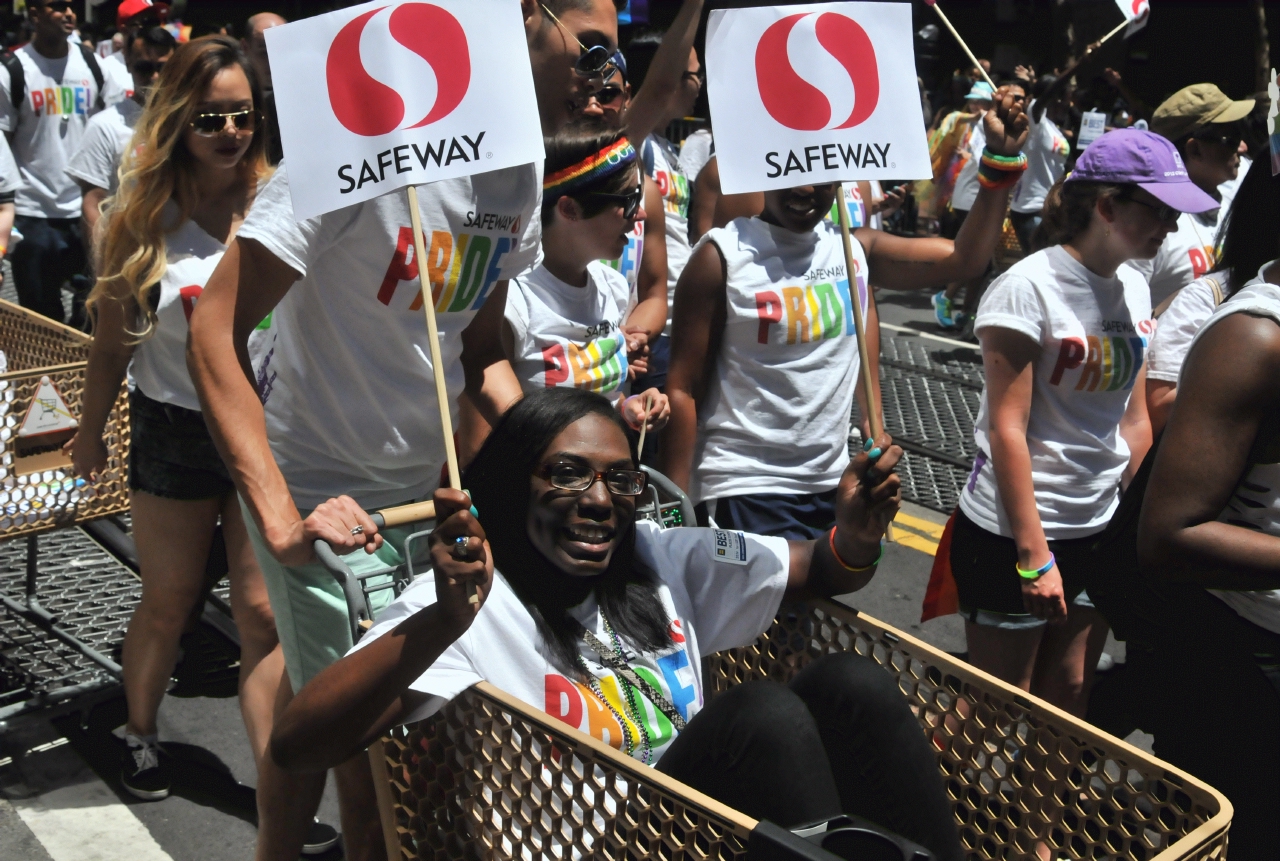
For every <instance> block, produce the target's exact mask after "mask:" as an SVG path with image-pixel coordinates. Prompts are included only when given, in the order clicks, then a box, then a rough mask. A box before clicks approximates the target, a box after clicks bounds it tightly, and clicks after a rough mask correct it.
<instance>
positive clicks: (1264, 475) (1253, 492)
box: [1160, 261, 1280, 634]
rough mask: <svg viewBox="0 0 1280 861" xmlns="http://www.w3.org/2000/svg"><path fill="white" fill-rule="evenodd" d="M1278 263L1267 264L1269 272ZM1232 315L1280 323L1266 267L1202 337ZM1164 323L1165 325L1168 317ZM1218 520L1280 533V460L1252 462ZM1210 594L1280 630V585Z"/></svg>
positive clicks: (1279, 298)
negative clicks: (1275, 461)
mask: <svg viewBox="0 0 1280 861" xmlns="http://www.w3.org/2000/svg"><path fill="white" fill-rule="evenodd" d="M1272 263H1274V261H1272ZM1272 263H1267V264H1266V265H1264V266H1263V267H1262V268H1263V270H1265V269H1266V268H1267V267H1268V266H1271V265H1272ZM1175 301H1176V300H1175ZM1231 314H1253V315H1255V316H1262V317H1270V318H1271V319H1272V320H1274V321H1275V322H1276V323H1277V324H1280V287H1277V286H1276V285H1275V284H1270V283H1268V282H1267V281H1266V280H1265V279H1264V278H1263V277H1262V273H1261V271H1260V272H1259V273H1258V276H1257V277H1256V278H1254V279H1253V280H1252V281H1250V282H1249V283H1247V284H1246V285H1245V286H1244V287H1243V288H1241V290H1240V292H1238V293H1236V294H1234V295H1233V296H1232V297H1231V298H1230V299H1228V300H1227V301H1226V302H1223V303H1222V305H1221V306H1220V307H1219V308H1218V310H1217V311H1216V312H1215V313H1214V314H1213V316H1212V317H1210V318H1209V321H1208V322H1207V323H1205V325H1204V327H1203V328H1202V329H1201V330H1200V334H1199V335H1197V336H1196V338H1197V339H1199V338H1201V337H1203V336H1204V333H1205V332H1207V331H1208V330H1209V328H1210V327H1212V326H1213V325H1214V324H1215V323H1217V322H1219V321H1220V320H1223V319H1224V318H1226V317H1228V316H1230V315H1231ZM1160 327H1161V328H1164V320H1163V318H1162V319H1161V321H1160ZM1217 519H1218V521H1219V522H1220V523H1231V524H1234V525H1236V526H1241V527H1244V528H1246V529H1253V530H1256V531H1258V532H1265V533H1266V534H1267V535H1274V536H1276V537H1280V463H1255V464H1253V465H1251V466H1250V467H1249V470H1248V472H1246V473H1245V475H1244V477H1243V478H1242V479H1241V480H1240V484H1239V485H1237V486H1236V489H1235V492H1234V493H1232V494H1231V500H1230V501H1229V502H1228V503H1227V507H1226V508H1224V509H1223V511H1222V513H1221V514H1219V515H1218V518H1217ZM1209 592H1210V594H1213V595H1216V596H1217V597H1219V598H1221V599H1222V600H1223V601H1224V602H1225V603H1226V604H1227V606H1229V607H1230V608H1231V609H1233V610H1235V611H1236V612H1237V613H1239V614H1240V615H1241V616H1243V617H1244V618H1245V619H1248V620H1249V621H1250V622H1252V623H1253V624H1255V625H1259V626H1261V627H1263V628H1266V629H1267V630H1268V631H1273V632H1275V633H1277V634H1280V589H1259V590H1256V591H1234V590H1226V589H1221V590H1219V589H1210V590H1209Z"/></svg>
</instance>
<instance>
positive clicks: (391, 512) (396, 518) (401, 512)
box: [370, 499, 436, 529]
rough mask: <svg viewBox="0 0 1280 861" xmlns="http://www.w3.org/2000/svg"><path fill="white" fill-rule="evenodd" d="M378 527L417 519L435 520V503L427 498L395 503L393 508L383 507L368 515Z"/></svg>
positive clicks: (402, 523) (413, 521)
mask: <svg viewBox="0 0 1280 861" xmlns="http://www.w3.org/2000/svg"><path fill="white" fill-rule="evenodd" d="M370 516H371V517H372V519H373V522H374V523H376V524H377V525H378V528H379V529H385V528H388V527H392V526H404V525H405V524H406V523H416V522H418V521H419V520H435V519H436V504H435V502H434V501H432V500H430V499H428V500H427V501H426V502H412V503H410V504H408V505H397V506H396V507H395V508H384V509H382V510H381V511H375V512H374V513H373V514H372V515H370Z"/></svg>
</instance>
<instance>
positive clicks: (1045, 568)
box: [1013, 553, 1058, 580]
mask: <svg viewBox="0 0 1280 861" xmlns="http://www.w3.org/2000/svg"><path fill="white" fill-rule="evenodd" d="M1057 564H1058V560H1057V559H1056V558H1054V555H1053V554H1052V553H1050V554H1049V561H1048V562H1046V563H1044V564H1043V565H1041V566H1040V567H1039V568H1037V569H1036V570H1034V571H1028V570H1027V569H1025V568H1023V567H1022V566H1020V565H1018V564H1017V563H1016V562H1015V563H1014V565H1013V567H1014V568H1016V569H1017V570H1018V576H1019V577H1021V578H1022V579H1023V580H1039V579H1040V578H1041V577H1043V576H1044V575H1046V574H1048V573H1049V572H1050V571H1052V570H1053V566H1054V565H1057Z"/></svg>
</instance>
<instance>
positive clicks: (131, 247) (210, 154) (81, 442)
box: [70, 36, 309, 858]
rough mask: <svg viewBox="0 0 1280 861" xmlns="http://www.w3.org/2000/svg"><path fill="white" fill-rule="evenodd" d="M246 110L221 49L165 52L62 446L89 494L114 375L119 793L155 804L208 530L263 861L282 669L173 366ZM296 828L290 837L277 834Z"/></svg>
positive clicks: (238, 57) (200, 428)
mask: <svg viewBox="0 0 1280 861" xmlns="http://www.w3.org/2000/svg"><path fill="white" fill-rule="evenodd" d="M260 104H261V93H260V90H259V88H258V84H257V82H256V80H255V78H254V73H253V69H252V67H251V66H250V65H249V63H248V61H247V60H246V59H245V57H244V55H243V54H242V53H241V51H240V49H239V47H238V46H237V45H236V43H235V42H234V41H233V40H231V39H228V38H225V37H217V36H211V37H207V38H203V39H197V40H195V41H193V42H191V43H189V44H186V45H183V46H181V47H180V48H179V49H178V50H177V51H176V52H175V53H174V55H173V58H172V59H171V60H169V62H168V63H167V64H166V66H165V68H164V71H163V72H162V73H161V75H160V80H159V83H158V84H157V85H156V87H155V89H154V90H153V92H152V93H151V95H150V97H149V98H148V101H147V104H146V107H145V108H144V110H143V113H142V116H141V117H140V118H139V121H138V126H137V130H136V131H135V133H134V138H133V141H132V143H131V145H130V147H129V152H128V153H127V154H126V156H125V159H124V162H123V164H122V166H121V182H120V190H119V192H118V193H117V194H116V195H115V196H114V197H112V198H110V199H109V200H107V201H106V203H105V204H104V207H103V217H102V220H101V221H100V222H99V224H98V231H97V237H96V239H97V243H96V250H97V258H96V259H97V262H98V272H99V278H98V282H97V284H96V285H95V286H94V288H93V291H92V293H91V294H90V296H89V299H88V302H87V303H86V304H87V306H88V308H89V310H90V313H91V314H92V318H93V321H94V326H95V338H94V342H93V347H92V349H91V351H90V354H89V368H88V380H87V382H86V385H85V400H84V414H83V416H82V418H81V425H80V430H79V433H78V434H77V435H76V438H75V439H74V440H73V441H72V442H71V443H70V447H71V454H72V458H73V461H74V464H75V469H76V472H77V473H79V474H80V475H82V476H84V477H85V478H87V479H90V480H92V479H94V478H95V477H96V476H97V475H98V474H100V473H101V472H102V470H103V469H104V467H105V466H106V459H107V450H106V447H105V445H104V443H103V439H102V433H103V428H104V426H105V424H106V420H107V416H108V414H109V412H110V410H111V406H112V403H113V401H114V400H115V393H116V392H117V391H119V389H120V382H121V380H122V379H123V378H124V375H125V372H126V370H130V371H131V372H132V376H133V379H134V382H135V383H136V388H135V390H134V391H133V393H132V396H131V402H130V404H131V412H132V422H133V437H132V450H131V453H130V461H129V486H130V489H131V491H132V501H131V510H132V515H133V535H134V540H135V541H136V543H137V548H138V563H139V568H140V569H141V571H140V573H141V577H142V599H141V601H140V602H139V604H138V607H137V609H136V610H135V611H134V615H133V618H132V619H131V620H130V623H129V629H128V632H127V633H126V635H125V640H124V650H123V658H122V664H123V667H124V687H125V697H126V699H127V701H128V707H129V719H128V721H127V723H126V724H125V725H124V727H122V728H121V730H118V731H117V734H118V735H120V736H121V737H122V738H123V739H124V741H125V742H126V744H127V745H128V747H129V750H130V753H131V756H129V757H128V758H127V759H126V762H125V766H124V769H123V773H122V775H121V779H122V781H123V783H124V786H125V788H126V789H128V790H129V792H130V793H132V794H133V795H135V796H137V797H138V798H141V799H144V800H159V799H161V798H165V797H166V796H167V795H168V794H169V774H168V766H167V762H166V758H164V757H163V756H162V755H161V754H162V750H161V749H160V747H159V745H158V744H157V736H156V714H157V712H158V710H159V706H160V701H161V700H162V699H163V697H164V692H165V689H166V687H167V685H168V680H169V676H170V674H171V673H172V672H173V668H174V664H175V662H176V659H177V655H178V642H179V638H180V637H181V635H182V632H183V628H184V625H185V622H186V620H187V618H188V616H189V615H190V613H191V612H192V610H193V609H194V607H195V605H196V602H197V601H198V600H199V599H200V596H201V593H202V587H203V583H204V572H205V562H206V559H207V557H208V553H209V548H210V545H211V543H212V540H213V536H214V529H215V527H216V526H217V525H218V522H219V518H220V519H221V522H222V532H223V537H224V539H225V542H226V547H227V559H228V563H229V568H230V578H231V605H232V611H233V612H234V614H235V620H236V625H237V627H238V628H239V632H240V639H241V663H240V708H241V712H242V715H243V717H244V722H245V727H246V729H247V730H248V734H249V740H250V743H251V745H252V747H253V751H254V756H255V760H256V761H257V764H258V772H259V793H258V801H259V813H260V820H261V822H262V828H263V831H264V833H263V834H261V835H260V841H259V842H260V846H259V857H264V854H263V853H264V849H265V847H264V846H263V845H261V844H263V843H269V842H271V840H272V839H273V838H272V837H271V836H269V835H268V834H266V833H265V832H267V831H270V830H271V828H272V825H273V823H278V822H280V817H279V816H275V815H270V814H271V811H268V810H266V809H264V808H266V807H268V806H273V805H272V803H271V799H272V798H276V799H278V800H279V802H280V804H288V802H287V801H286V800H285V798H287V796H288V795H289V792H288V791H287V789H286V787H285V786H284V784H283V783H282V782H281V781H283V780H284V778H282V777H278V770H277V772H276V773H277V778H276V779H273V778H272V776H271V775H270V774H268V772H269V771H271V770H273V769H274V766H272V765H271V763H270V758H269V757H268V756H267V755H266V744H267V740H268V737H269V736H270V733H271V725H272V713H273V708H274V702H275V697H276V692H277V690H278V689H279V686H280V681H281V679H282V677H283V671H284V661H283V658H282V656H281V653H280V650H279V646H278V641H277V638H276V631H275V621H274V618H273V616H272V613H271V607H270V604H269V601H268V598H267V591H266V587H265V586H264V584H263V580H262V573H261V571H260V570H259V569H258V566H257V563H256V562H255V561H254V556H253V551H252V549H251V547H250V545H249V540H248V536H247V535H246V533H245V527H244V521H243V519H242V516H241V513H240V506H239V503H238V501H237V497H236V493H235V487H234V485H233V484H232V481H231V478H230V476H229V475H228V473H227V470H226V467H225V466H224V465H223V463H222V460H221V458H220V457H219V456H218V452H217V450H216V449H215V448H214V445H213V441H212V439H210V437H209V432H208V430H207V429H206V427H205V423H204V418H203V416H202V414H201V412H200V402H199V400H198V399H197V396H196V391H195V387H194V386H193V385H192V382H191V377H190V376H189V374H188V373H187V366H186V359H185V351H186V339H187V320H188V319H189V317H190V315H191V312H192V310H193V307H194V305H195V302H196V301H197V299H198V298H199V296H200V293H201V292H202V290H203V287H204V284H205V282H206V281H207V280H208V278H209V276H210V275H211V274H212V273H213V270H214V268H215V267H216V266H217V263H218V261H219V260H220V259H221V258H222V255H223V252H224V251H225V250H226V247H227V245H228V243H230V242H231V240H232V238H233V237H234V236H235V234H236V231H237V230H238V229H239V228H240V225H241V223H242V222H243V221H244V218H245V215H246V214H247V213H248V211H249V207H250V206H251V205H252V203H253V199H254V196H255V194H256V192H257V189H258V187H259V185H260V184H261V183H262V182H264V181H265V179H266V178H267V176H268V175H269V172H270V168H269V167H268V164H267V160H266V154H265V150H266V141H265V135H263V134H261V133H260V131H261V114H260V112H259V110H258V106H259V105H260ZM274 806H275V807H276V808H277V809H279V805H274ZM286 818H290V819H292V818H294V817H286ZM308 819H309V817H308ZM305 829H306V825H305V823H301V824H296V825H294V826H293V827H290V828H285V829H284V830H286V831H290V832H293V831H298V832H304V831H305ZM276 830H277V831H278V830H279V828H277V829H276ZM275 836H280V835H275ZM299 848H300V847H299ZM275 854H277V853H274V852H268V853H267V855H269V856H270V855H275ZM286 854H287V853H286ZM297 854H298V853H297V850H296V849H295V850H294V851H293V853H292V855H293V857H295V858H296V857H297Z"/></svg>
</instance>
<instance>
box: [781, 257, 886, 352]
mask: <svg viewBox="0 0 1280 861" xmlns="http://www.w3.org/2000/svg"><path fill="white" fill-rule="evenodd" d="M840 269H841V270H842V271H841V272H840V273H839V274H841V275H843V274H844V273H843V269H844V267H840ZM857 281H858V295H859V298H860V300H861V302H862V307H864V308H865V307H866V306H867V282H866V280H864V279H863V278H862V276H861V275H859V276H858V277H857ZM756 316H757V317H758V318H759V319H760V330H759V334H758V335H757V336H756V340H757V341H758V342H759V343H761V344H769V343H774V344H808V343H811V342H813V341H821V340H823V339H825V338H834V337H836V336H837V335H839V334H840V333H842V332H843V333H844V334H845V335H846V336H851V335H853V334H855V333H856V331H857V329H856V328H855V327H854V322H853V302H852V301H851V300H850V297H849V281H848V279H847V278H836V279H833V280H831V281H819V282H817V283H807V284H796V285H792V286H787V287H779V288H777V289H776V290H758V291H756Z"/></svg>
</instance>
